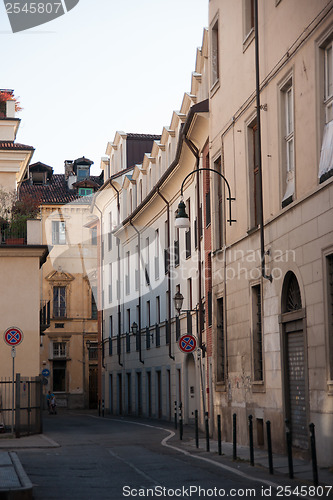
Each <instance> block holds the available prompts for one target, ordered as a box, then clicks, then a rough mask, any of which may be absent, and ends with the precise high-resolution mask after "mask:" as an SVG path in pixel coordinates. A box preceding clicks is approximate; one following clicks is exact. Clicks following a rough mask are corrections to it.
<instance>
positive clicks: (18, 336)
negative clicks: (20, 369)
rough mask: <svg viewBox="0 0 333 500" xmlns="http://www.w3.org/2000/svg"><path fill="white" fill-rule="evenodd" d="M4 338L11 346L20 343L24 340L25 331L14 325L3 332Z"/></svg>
mask: <svg viewBox="0 0 333 500" xmlns="http://www.w3.org/2000/svg"><path fill="white" fill-rule="evenodd" d="M3 339H4V341H5V342H6V344H7V345H10V346H11V347H12V346H16V345H19V344H20V343H21V342H22V340H23V332H22V330H20V329H19V328H16V327H15V326H12V327H11V328H7V330H6V331H5V333H4V334H3Z"/></svg>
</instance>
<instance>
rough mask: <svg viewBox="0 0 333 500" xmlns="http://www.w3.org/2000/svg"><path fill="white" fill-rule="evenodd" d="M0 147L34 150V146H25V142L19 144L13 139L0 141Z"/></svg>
mask: <svg viewBox="0 0 333 500" xmlns="http://www.w3.org/2000/svg"><path fill="white" fill-rule="evenodd" d="M0 149H17V150H20V151H34V150H35V148H33V147H32V146H27V145H26V144H20V143H19V142H14V141H0Z"/></svg>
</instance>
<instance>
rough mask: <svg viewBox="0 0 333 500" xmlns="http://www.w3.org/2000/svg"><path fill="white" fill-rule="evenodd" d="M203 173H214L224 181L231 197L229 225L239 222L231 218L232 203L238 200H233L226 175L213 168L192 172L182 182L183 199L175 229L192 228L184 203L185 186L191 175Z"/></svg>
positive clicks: (228, 198)
mask: <svg viewBox="0 0 333 500" xmlns="http://www.w3.org/2000/svg"><path fill="white" fill-rule="evenodd" d="M201 171H208V172H214V173H215V174H218V175H219V176H220V177H221V178H222V179H223V180H224V182H225V184H226V185H227V188H228V194H229V196H228V197H227V200H228V201H229V219H228V222H229V225H230V226H231V224H232V223H233V222H237V221H236V220H235V219H232V217H231V202H232V201H235V199H236V198H233V197H232V196H231V189H230V185H229V182H228V181H227V179H226V178H225V177H224V175H222V174H221V173H220V172H218V171H217V170H214V169H212V168H196V169H195V170H192V172H190V173H189V174H187V176H186V177H185V178H184V180H183V182H182V185H181V188H180V196H181V199H180V202H179V205H178V210H177V214H176V220H175V227H177V228H183V229H188V228H189V227H190V220H189V216H188V215H187V213H186V207H185V203H184V200H183V190H184V184H185V181H186V179H187V178H188V177H190V176H191V175H193V174H194V172H201Z"/></svg>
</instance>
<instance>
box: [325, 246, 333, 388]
mask: <svg viewBox="0 0 333 500" xmlns="http://www.w3.org/2000/svg"><path fill="white" fill-rule="evenodd" d="M326 269H327V306H328V307H327V312H328V352H329V360H328V362H329V379H330V381H333V254H331V255H328V256H327V257H326Z"/></svg>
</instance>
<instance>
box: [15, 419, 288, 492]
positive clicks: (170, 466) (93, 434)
mask: <svg viewBox="0 0 333 500" xmlns="http://www.w3.org/2000/svg"><path fill="white" fill-rule="evenodd" d="M154 427H156V428H154ZM162 428H165V429H164V430H163V429H162ZM168 429H170V430H168ZM44 433H45V435H46V436H47V437H48V438H50V439H52V440H54V441H55V442H56V443H58V444H59V445H60V446H59V447H57V448H46V449H45V448H44V449H25V450H20V451H19V452H18V455H19V458H20V460H21V462H22V465H23V467H24V469H25V471H26V472H27V474H28V476H29V478H30V480H31V481H32V483H33V485H34V498H35V499H36V500H46V499H56V500H64V499H81V500H85V499H87V500H88V499H89V500H90V499H92V498H94V499H96V500H102V499H115V500H116V499H122V498H133V497H136V496H138V497H152V498H157V497H162V498H163V497H164V498H168V497H172V496H174V497H180V498H186V497H190V498H201V497H216V498H219V497H223V496H226V497H233V498H244V497H252V498H264V497H269V498H284V494H282V493H281V494H280V495H278V496H276V491H275V490H274V488H270V487H269V482H272V481H274V483H275V484H288V483H287V481H286V480H285V479H284V478H283V479H282V480H281V479H278V478H277V477H275V478H274V479H272V477H269V476H268V475H267V474H265V473H264V472H263V471H261V470H260V469H257V468H256V469H253V468H252V470H250V468H249V466H248V465H247V464H244V463H242V464H239V465H233V464H231V463H230V462H229V463H228V464H227V465H225V466H224V467H225V468H221V466H219V465H215V464H214V463H213V462H212V461H205V460H202V459H198V456H195V457H193V456H191V455H189V454H184V453H182V451H181V449H179V446H183V445H180V443H179V441H178V440H177V439H176V436H175V437H174V438H173V439H172V434H173V433H172V428H171V426H170V425H169V424H166V423H164V422H156V421H155V422H152V421H145V420H142V421H140V420H134V419H133V420H126V419H124V420H123V419H121V418H113V419H110V418H105V419H103V418H99V417H97V416H96V415H92V414H89V413H83V412H80V411H77V412H74V411H73V412H67V413H64V414H60V415H57V416H46V417H45V419H44ZM170 436H171V439H170ZM185 446H186V445H185ZM177 448H178V449H177ZM184 449H185V448H184ZM231 467H235V468H237V471H238V474H237V475H236V474H235V473H233V472H232V469H231ZM250 474H251V475H250ZM251 477H252V479H254V480H252V479H251ZM259 478H261V479H259ZM295 486H296V485H295V484H294V487H295ZM215 488H216V489H215ZM263 488H264V490H265V492H264V490H263ZM200 489H201V490H200ZM288 496H289V497H290V498H293V496H292V495H288ZM295 498H296V496H295Z"/></svg>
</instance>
